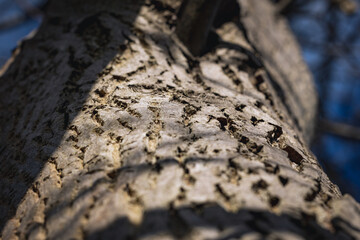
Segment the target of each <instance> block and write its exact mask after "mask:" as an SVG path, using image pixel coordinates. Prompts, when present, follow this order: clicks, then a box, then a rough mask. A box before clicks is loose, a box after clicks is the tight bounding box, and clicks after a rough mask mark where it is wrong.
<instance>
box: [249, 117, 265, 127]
mask: <svg viewBox="0 0 360 240" xmlns="http://www.w3.org/2000/svg"><path fill="white" fill-rule="evenodd" d="M250 120H251V123H252V125H254V126H256V125H257V124H258V123H261V122H264V120H262V119H257V118H256V117H254V116H252V117H251V119H250Z"/></svg>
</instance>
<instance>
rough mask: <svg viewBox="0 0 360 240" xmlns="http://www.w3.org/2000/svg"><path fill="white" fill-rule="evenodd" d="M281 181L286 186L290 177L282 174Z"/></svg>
mask: <svg viewBox="0 0 360 240" xmlns="http://www.w3.org/2000/svg"><path fill="white" fill-rule="evenodd" d="M279 181H280V183H281V184H282V185H283V186H284V187H285V186H286V185H287V184H288V183H289V178H287V177H284V176H281V175H280V176H279Z"/></svg>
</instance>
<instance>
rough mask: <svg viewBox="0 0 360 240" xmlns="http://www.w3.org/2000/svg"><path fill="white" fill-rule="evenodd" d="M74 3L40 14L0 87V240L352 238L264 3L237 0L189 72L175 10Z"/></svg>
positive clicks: (284, 43)
mask: <svg viewBox="0 0 360 240" xmlns="http://www.w3.org/2000/svg"><path fill="white" fill-rule="evenodd" d="M89 2H90V1H70V0H68V1H52V2H51V4H50V7H49V9H48V13H47V14H48V16H47V17H46V18H45V20H44V23H43V24H42V26H41V27H40V29H39V30H38V32H37V33H36V34H35V36H34V37H33V38H32V39H30V40H26V41H24V42H23V43H22V44H21V46H20V47H19V48H18V49H17V50H16V52H15V55H14V56H13V62H12V64H10V65H9V66H8V68H7V69H6V70H4V73H3V75H2V77H1V80H0V81H1V85H2V88H1V90H0V91H1V92H0V112H1V120H0V124H1V127H2V131H1V133H0V141H1V142H0V143H1V145H0V146H1V149H0V158H1V162H0V177H1V182H0V193H1V194H0V214H1V221H2V223H1V225H2V226H3V230H2V239H84V238H86V239H230V238H233V239H264V238H266V239H276V238H280V239H357V238H360V231H359V229H360V207H359V204H358V203H356V202H355V201H354V200H353V199H352V198H351V197H350V196H348V195H345V196H343V195H342V194H341V193H340V191H339V190H338V188H337V186H335V185H334V184H332V183H331V181H330V180H329V179H328V177H327V176H326V174H325V173H324V172H323V170H322V169H321V167H320V166H319V164H318V162H317V160H316V158H315V157H314V156H313V154H312V153H311V152H310V151H309V147H308V143H307V142H308V139H309V138H310V135H311V129H312V127H313V124H314V123H313V122H314V117H315V115H316V113H315V109H316V94H315V90H314V86H313V83H312V80H311V76H310V74H309V72H308V70H307V68H306V66H305V64H304V63H303V62H302V60H301V57H300V52H299V50H298V47H297V44H296V43H295V41H294V39H293V37H292V36H291V33H290V32H289V30H288V27H287V25H286V23H285V21H284V20H283V19H281V18H279V17H278V16H275V15H274V9H273V7H272V5H271V4H270V3H268V2H267V1H261V2H260V1H259V2H257V4H256V5H255V4H253V2H254V1H251V0H240V1H239V3H240V9H241V16H240V22H228V23H226V24H224V25H222V26H221V27H220V28H218V29H217V30H216V31H217V34H218V35H219V37H220V39H221V41H220V42H219V44H218V45H217V46H216V48H214V49H213V50H212V51H211V52H209V53H207V54H205V55H204V56H202V57H198V58H193V57H191V56H190V55H189V54H187V50H186V49H185V48H184V47H183V46H182V44H181V43H180V41H179V40H177V37H176V36H175V34H174V29H173V28H172V26H173V25H174V24H173V23H174V22H173V21H174V19H175V12H176V8H177V7H178V6H179V2H178V1H175V0H167V1H162V2H158V1H149V2H146V3H142V2H135V1H130V0H129V1H120V2H118V1H109V2H104V1H95V0H94V1H91V2H93V3H91V4H90V3H89ZM171 6H175V7H171Z"/></svg>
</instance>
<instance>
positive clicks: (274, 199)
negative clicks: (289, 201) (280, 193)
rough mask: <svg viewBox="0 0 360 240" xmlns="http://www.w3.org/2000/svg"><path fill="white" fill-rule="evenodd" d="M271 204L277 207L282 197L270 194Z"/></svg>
mask: <svg viewBox="0 0 360 240" xmlns="http://www.w3.org/2000/svg"><path fill="white" fill-rule="evenodd" d="M269 204H270V206H271V207H276V206H278V205H279V204H280V199H279V198H278V197H277V196H270V197H269Z"/></svg>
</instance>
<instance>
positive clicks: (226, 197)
mask: <svg viewBox="0 0 360 240" xmlns="http://www.w3.org/2000/svg"><path fill="white" fill-rule="evenodd" d="M215 191H216V192H217V193H219V194H220V196H222V197H223V198H224V199H225V201H230V199H231V196H229V194H228V193H226V192H225V190H224V189H223V188H222V187H221V185H220V184H219V183H217V184H215Z"/></svg>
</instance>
